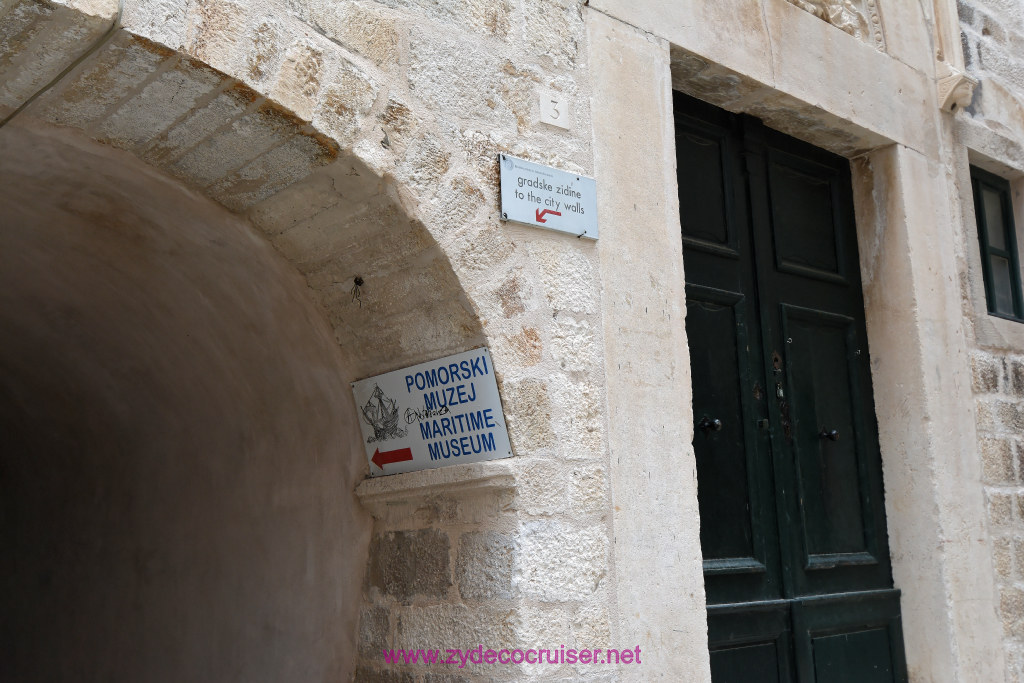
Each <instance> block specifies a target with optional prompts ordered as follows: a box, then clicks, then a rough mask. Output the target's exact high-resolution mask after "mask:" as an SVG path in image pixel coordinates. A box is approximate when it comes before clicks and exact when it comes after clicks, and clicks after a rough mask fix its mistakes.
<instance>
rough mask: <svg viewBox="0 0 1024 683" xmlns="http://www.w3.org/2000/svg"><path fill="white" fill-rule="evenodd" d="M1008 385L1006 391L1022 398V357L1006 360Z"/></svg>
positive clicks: (1023, 389) (1023, 388)
mask: <svg viewBox="0 0 1024 683" xmlns="http://www.w3.org/2000/svg"><path fill="white" fill-rule="evenodd" d="M1006 365H1007V374H1008V378H1007V379H1008V386H1007V387H1006V393H1008V394H1010V395H1012V396H1015V397H1017V398H1024V358H1013V359H1009V360H1007V362H1006Z"/></svg>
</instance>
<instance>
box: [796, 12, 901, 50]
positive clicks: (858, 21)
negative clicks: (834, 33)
mask: <svg viewBox="0 0 1024 683" xmlns="http://www.w3.org/2000/svg"><path fill="white" fill-rule="evenodd" d="M789 2H791V3H793V4H794V5H796V6H797V7H799V8H800V9H803V10H807V11H808V12H810V13H811V14H813V15H814V16H816V17H818V18H819V19H823V20H825V21H827V22H828V23H830V24H832V25H833V26H835V27H836V28H839V29H842V30H843V31H845V32H846V33H849V34H850V35H851V36H854V37H855V38H859V39H860V40H863V41H864V42H866V43H870V44H871V45H874V46H875V47H876V48H878V49H879V50H882V51H884V50H885V34H884V32H883V31H882V17H881V15H880V14H879V11H878V0H789Z"/></svg>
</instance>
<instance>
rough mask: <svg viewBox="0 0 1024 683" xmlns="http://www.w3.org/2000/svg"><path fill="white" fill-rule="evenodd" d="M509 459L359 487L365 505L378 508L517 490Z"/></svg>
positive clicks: (411, 474)
mask: <svg viewBox="0 0 1024 683" xmlns="http://www.w3.org/2000/svg"><path fill="white" fill-rule="evenodd" d="M508 460H509V459H508V458H505V459H502V460H491V461H489V462H478V463H472V464H469V465H452V466H449V467H438V468H435V469H430V470H420V471H419V472H407V473H405V474H392V475H387V476H383V477H374V478H372V479H365V480H363V482H362V483H361V484H359V486H357V487H356V496H358V497H359V500H360V501H361V502H362V503H363V505H365V506H367V507H370V508H372V507H375V506H379V505H388V504H391V503H397V502H406V501H410V500H419V499H423V498H425V497H426V496H429V495H434V494H437V493H442V492H443V493H447V494H452V493H469V492H473V493H478V492H480V491H484V490H487V489H493V490H495V491H497V490H506V491H507V490H511V489H513V488H515V470H514V469H513V467H512V466H511V464H510V463H509V462H508Z"/></svg>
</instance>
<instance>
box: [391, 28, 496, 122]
mask: <svg viewBox="0 0 1024 683" xmlns="http://www.w3.org/2000/svg"><path fill="white" fill-rule="evenodd" d="M409 61H410V64H409V70H408V76H409V89H410V90H411V91H412V93H413V94H414V95H415V96H416V97H418V98H420V99H422V100H423V101H424V102H427V103H428V104H429V105H430V106H431V107H432V108H433V109H434V110H435V111H437V112H438V113H439V114H440V115H441V116H444V117H447V118H449V119H452V120H455V121H458V120H466V119H486V120H488V121H490V122H491V123H492V125H494V126H495V127H503V126H508V125H509V124H511V123H512V116H511V113H510V112H509V111H508V109H507V108H506V107H504V106H503V105H502V100H501V93H500V81H501V74H502V72H501V62H500V61H499V60H498V58H497V57H496V56H495V55H494V54H493V53H492V52H491V51H489V50H485V49H482V48H481V47H480V46H479V45H478V44H477V43H476V42H475V41H469V40H466V41H458V40H454V39H447V40H445V39H442V40H438V39H437V37H435V36H433V35H430V34H428V33H426V32H425V31H422V30H417V31H416V32H414V34H413V36H412V38H411V45H410V48H409Z"/></svg>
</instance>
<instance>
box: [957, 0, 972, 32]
mask: <svg viewBox="0 0 1024 683" xmlns="http://www.w3.org/2000/svg"><path fill="white" fill-rule="evenodd" d="M956 10H957V15H958V16H959V17H960V23H962V24H967V25H968V26H970V25H971V24H973V23H974V8H973V7H971V6H970V5H969V4H968V3H966V2H964V0H957V2H956Z"/></svg>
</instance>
